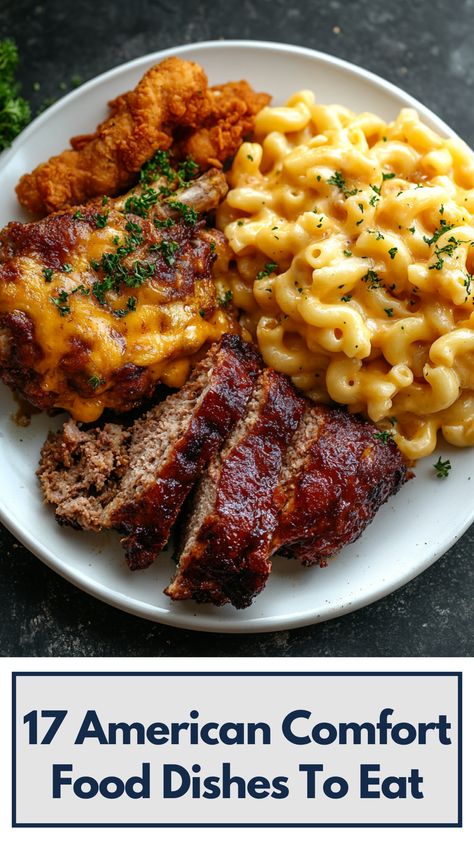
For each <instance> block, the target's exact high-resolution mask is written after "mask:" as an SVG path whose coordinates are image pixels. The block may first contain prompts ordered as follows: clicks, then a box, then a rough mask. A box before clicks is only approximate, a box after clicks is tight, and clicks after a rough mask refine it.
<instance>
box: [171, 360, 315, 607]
mask: <svg viewBox="0 0 474 842" xmlns="http://www.w3.org/2000/svg"><path fill="white" fill-rule="evenodd" d="M303 410H304V401H303V400H302V399H301V398H299V397H298V396H297V394H296V392H295V390H294V388H293V386H292V385H291V384H290V383H289V381H288V380H287V379H286V378H285V377H284V376H283V375H281V374H278V373H277V372H275V371H272V370H271V369H265V370H264V371H263V372H262V373H261V374H260V377H259V378H258V381H257V383H256V385H255V389H254V392H253V395H252V398H251V399H250V401H249V403H248V405H247V412H246V414H245V416H244V417H243V418H242V419H241V421H240V422H239V423H238V425H237V426H236V428H235V430H234V432H233V433H232V434H231V436H230V438H229V439H228V441H227V443H226V445H225V447H224V448H223V449H222V450H221V452H220V453H216V455H215V456H214V457H213V459H212V460H211V462H210V463H209V466H208V468H207V471H206V473H205V474H204V476H203V478H202V479H201V480H200V482H199V484H198V486H197V490H196V492H195V494H194V498H193V500H192V503H191V515H190V517H189V520H188V523H187V526H186V528H185V532H184V536H183V551H182V553H181V556H180V559H179V565H178V570H177V573H176V576H175V578H174V580H173V582H172V583H171V584H170V585H169V587H168V588H167V589H166V591H165V593H166V594H167V595H168V596H170V597H171V598H172V599H195V600H196V601H197V602H213V603H214V604H216V605H223V604H224V603H226V602H231V603H232V604H233V605H235V607H236V608H246V607H247V606H248V605H250V603H251V602H252V599H253V598H254V597H255V596H256V595H257V594H258V593H259V592H260V591H261V590H262V588H263V587H264V585H265V583H266V581H267V578H268V575H269V573H270V569H271V562H270V558H269V556H270V547H271V538H272V535H273V532H274V530H275V527H276V525H277V516H278V509H279V507H280V497H279V491H278V479H279V476H280V470H281V464H282V456H283V454H284V451H285V449H286V447H287V445H288V442H289V441H290V440H291V438H292V435H293V433H294V431H295V430H296V427H297V425H298V422H299V420H300V417H301V415H302V413H303Z"/></svg>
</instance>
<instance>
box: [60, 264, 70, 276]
mask: <svg viewBox="0 0 474 842" xmlns="http://www.w3.org/2000/svg"><path fill="white" fill-rule="evenodd" d="M62 270H63V272H66V274H69V272H72V266H71V264H70V263H63V266H62Z"/></svg>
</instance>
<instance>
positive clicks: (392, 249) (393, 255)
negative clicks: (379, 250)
mask: <svg viewBox="0 0 474 842" xmlns="http://www.w3.org/2000/svg"><path fill="white" fill-rule="evenodd" d="M397 251H398V249H397V247H396V246H394V247H393V248H391V249H389V250H388V253H389V255H390V258H391V260H393V259H394V257H395V255H396V253H397Z"/></svg>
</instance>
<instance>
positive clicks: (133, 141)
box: [16, 57, 270, 216]
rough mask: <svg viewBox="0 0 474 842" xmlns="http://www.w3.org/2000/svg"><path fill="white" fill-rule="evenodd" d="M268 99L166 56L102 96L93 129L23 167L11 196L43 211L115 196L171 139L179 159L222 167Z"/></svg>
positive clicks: (241, 84) (39, 212)
mask: <svg viewBox="0 0 474 842" xmlns="http://www.w3.org/2000/svg"><path fill="white" fill-rule="evenodd" d="M269 100H270V97H269V96H268V95H267V94H258V93H255V91H253V90H252V88H251V87H250V85H249V84H248V83H247V82H243V81H242V82H229V83H227V84H226V85H217V86H215V87H213V88H208V87H207V76H206V74H205V72H204V70H203V69H202V67H200V65H198V64H196V63H195V62H192V61H183V60H182V59H180V58H177V57H170V58H167V59H165V60H164V61H162V62H161V63H160V64H157V65H155V66H154V67H152V68H151V69H150V70H149V71H148V72H147V73H146V74H145V75H144V77H143V79H142V80H141V81H140V82H139V84H138V85H137V87H136V88H135V89H134V90H133V91H129V92H128V93H125V94H122V95H121V96H118V97H117V98H116V99H114V100H113V101H112V102H110V103H109V106H110V109H111V113H110V115H109V117H107V119H106V120H104V122H102V123H101V124H100V125H99V126H98V127H97V129H96V131H95V132H94V134H87V135H79V136H78V137H74V138H72V139H71V146H72V149H66V150H65V151H64V152H62V153H61V154H60V155H56V156H54V157H53V158H50V160H49V161H47V162H46V163H43V164H40V165H39V166H38V167H36V169H35V170H34V171H33V172H32V173H29V174H26V175H24V176H23V177H22V178H21V179H20V181H19V183H18V185H17V188H16V192H17V196H18V200H19V202H20V204H21V205H23V207H24V208H26V209H27V210H28V211H30V212H31V213H34V214H36V215H41V216H44V215H45V214H47V213H51V212H52V211H57V210H62V209H63V208H66V207H70V206H72V205H78V204H82V203H84V202H86V201H88V200H89V199H95V198H97V197H101V196H103V195H106V196H114V197H115V196H118V195H120V194H121V193H123V192H124V191H125V190H128V189H129V188H130V187H131V186H132V185H133V184H134V183H135V182H136V180H137V175H138V172H139V171H140V169H141V167H142V166H143V164H144V163H145V162H146V161H147V160H148V159H149V158H151V157H152V155H153V154H154V153H155V152H156V150H157V149H163V150H168V149H169V148H170V147H171V146H173V153H174V155H175V157H176V158H177V159H178V160H182V158H184V157H186V156H190V157H194V158H195V160H196V161H197V163H198V164H199V166H200V168H201V170H202V171H204V170H206V169H208V168H209V167H212V166H217V167H219V168H221V167H222V165H223V163H224V162H225V161H226V160H227V159H228V158H229V157H231V156H232V155H234V154H235V153H236V151H237V149H238V147H239V146H240V144H241V142H242V140H243V139H244V138H245V137H246V136H247V135H248V134H249V133H250V132H251V131H252V129H253V123H254V118H255V114H256V113H257V112H258V111H260V109H261V108H263V106H264V105H267V104H268V102H269Z"/></svg>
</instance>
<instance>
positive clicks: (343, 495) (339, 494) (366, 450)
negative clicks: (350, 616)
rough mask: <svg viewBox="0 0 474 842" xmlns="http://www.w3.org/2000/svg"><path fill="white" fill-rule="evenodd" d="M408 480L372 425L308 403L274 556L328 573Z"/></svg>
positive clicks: (287, 470)
mask: <svg viewBox="0 0 474 842" xmlns="http://www.w3.org/2000/svg"><path fill="white" fill-rule="evenodd" d="M406 479H407V468H406V465H405V462H404V460H403V457H402V454H401V453H400V451H399V450H398V448H397V447H396V445H395V444H394V443H393V441H392V440H391V439H389V440H388V441H387V442H386V441H385V440H384V437H383V435H381V434H380V433H379V432H378V430H377V428H376V427H375V426H374V425H373V424H370V423H369V422H367V421H363V420H362V419H361V418H358V417H357V416H355V415H350V414H349V413H347V412H344V411H341V410H338V409H331V408H329V407H324V406H316V405H314V404H310V403H308V404H307V408H306V411H305V413H304V415H303V418H302V419H301V422H300V424H299V427H298V429H297V431H296V433H295V436H294V438H293V441H292V443H291V445H290V447H289V448H288V450H287V451H286V454H285V460H284V464H283V469H282V477H281V490H282V492H283V495H284V498H285V504H284V506H283V509H282V511H281V513H280V518H279V524H278V528H277V530H276V532H275V534H274V536H273V543H272V549H273V552H276V551H277V550H278V551H279V552H281V553H282V554H284V555H287V556H293V557H295V558H298V559H300V560H301V561H302V562H303V563H304V564H306V565H311V564H320V565H321V567H324V566H325V565H326V563H327V562H326V559H327V558H328V556H332V555H334V554H335V553H337V552H339V550H341V549H342V547H344V546H345V545H346V544H348V543H350V542H351V541H355V540H356V538H358V537H359V536H360V534H361V533H362V532H363V530H364V529H365V527H366V526H368V524H369V523H370V522H371V520H372V519H373V517H374V516H375V514H376V513H377V511H378V509H379V508H380V506H381V505H382V503H384V502H385V501H386V500H387V499H388V497H389V496H390V495H391V494H395V493H396V492H397V491H398V490H399V488H400V487H401V485H402V484H403V483H404V482H405V480H406Z"/></svg>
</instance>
